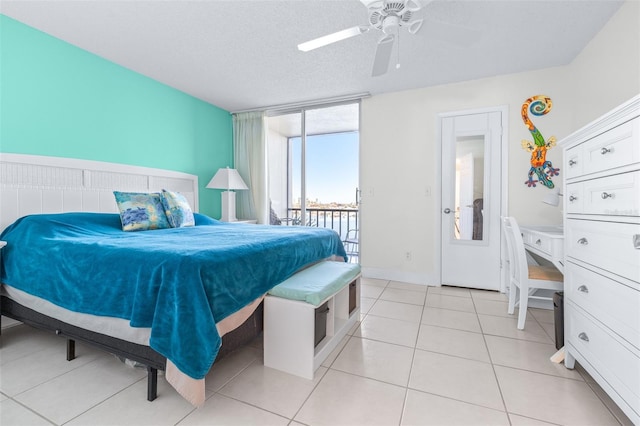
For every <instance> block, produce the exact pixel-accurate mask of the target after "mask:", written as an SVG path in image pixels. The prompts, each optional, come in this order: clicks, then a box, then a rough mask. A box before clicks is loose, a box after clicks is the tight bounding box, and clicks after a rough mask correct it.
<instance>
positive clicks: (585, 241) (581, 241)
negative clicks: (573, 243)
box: [578, 238, 589, 246]
mask: <svg viewBox="0 0 640 426" xmlns="http://www.w3.org/2000/svg"><path fill="white" fill-rule="evenodd" d="M578 244H580V245H583V246H586V245H587V244H589V241H587V239H586V238H580V239H579V240H578Z"/></svg>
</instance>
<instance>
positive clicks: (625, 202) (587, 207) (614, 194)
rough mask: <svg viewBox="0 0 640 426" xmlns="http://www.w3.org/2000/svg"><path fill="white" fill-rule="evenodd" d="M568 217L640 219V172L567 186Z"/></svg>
mask: <svg viewBox="0 0 640 426" xmlns="http://www.w3.org/2000/svg"><path fill="white" fill-rule="evenodd" d="M566 192H567V213H574V214H580V213H581V214H598V215H612V216H638V215H640V197H638V194H640V171H635V172H629V173H621V174H617V175H612V176H607V177H603V178H598V179H590V180H585V181H581V182H576V183H570V184H567V190H566Z"/></svg>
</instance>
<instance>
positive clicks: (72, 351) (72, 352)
mask: <svg viewBox="0 0 640 426" xmlns="http://www.w3.org/2000/svg"><path fill="white" fill-rule="evenodd" d="M74 359H76V341H75V340H73V339H67V361H73V360H74Z"/></svg>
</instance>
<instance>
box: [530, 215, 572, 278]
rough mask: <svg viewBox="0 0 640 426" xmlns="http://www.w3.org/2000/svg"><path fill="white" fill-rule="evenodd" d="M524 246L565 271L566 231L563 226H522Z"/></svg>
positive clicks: (561, 270)
mask: <svg viewBox="0 0 640 426" xmlns="http://www.w3.org/2000/svg"><path fill="white" fill-rule="evenodd" d="M520 231H521V232H522V239H523V240H524V247H525V249H527V250H528V251H529V252H531V253H533V254H535V255H537V256H540V257H541V258H543V259H546V260H548V261H550V262H551V263H553V265H554V266H555V267H556V268H558V270H559V271H560V272H562V273H564V232H563V228H562V226H520Z"/></svg>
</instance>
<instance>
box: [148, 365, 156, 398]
mask: <svg viewBox="0 0 640 426" xmlns="http://www.w3.org/2000/svg"><path fill="white" fill-rule="evenodd" d="M156 396H158V370H157V369H156V368H153V367H147V401H153V400H154V399H156Z"/></svg>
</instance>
